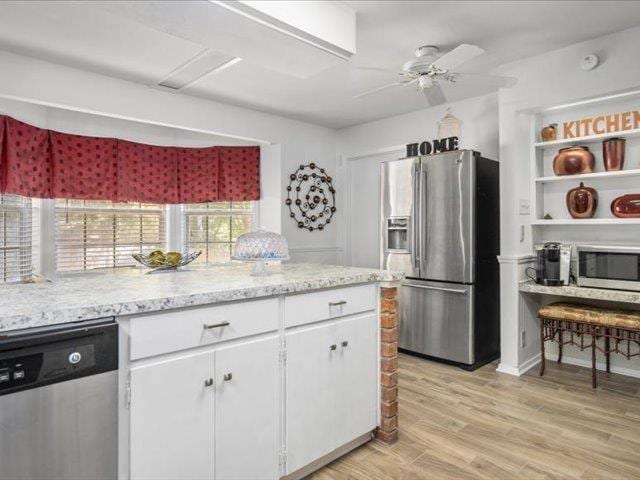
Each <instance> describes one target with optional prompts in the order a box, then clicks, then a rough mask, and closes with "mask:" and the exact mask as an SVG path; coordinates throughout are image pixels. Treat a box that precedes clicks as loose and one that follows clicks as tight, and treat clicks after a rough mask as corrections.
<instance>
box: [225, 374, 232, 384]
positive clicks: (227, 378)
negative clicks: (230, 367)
mask: <svg viewBox="0 0 640 480" xmlns="http://www.w3.org/2000/svg"><path fill="white" fill-rule="evenodd" d="M223 378H224V381H225V382H228V381H229V380H231V379H232V378H233V374H232V373H225V374H224V377H223Z"/></svg>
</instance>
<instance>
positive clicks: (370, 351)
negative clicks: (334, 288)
mask: <svg viewBox="0 0 640 480" xmlns="http://www.w3.org/2000/svg"><path fill="white" fill-rule="evenodd" d="M377 330H378V322H377V317H376V315H367V316H363V317H357V318H352V319H349V320H342V321H340V322H338V324H337V325H336V339H337V344H338V354H337V356H336V360H338V361H336V362H334V365H333V366H334V375H333V376H334V378H335V382H334V390H335V395H336V405H335V410H334V418H335V420H334V421H335V435H336V447H339V446H341V445H344V444H345V443H348V442H350V441H351V440H354V439H355V438H357V437H359V436H360V435H363V434H365V433H367V432H370V431H371V430H373V429H374V428H375V427H376V423H377V405H378V402H377V398H378V344H377V342H376V339H377Z"/></svg>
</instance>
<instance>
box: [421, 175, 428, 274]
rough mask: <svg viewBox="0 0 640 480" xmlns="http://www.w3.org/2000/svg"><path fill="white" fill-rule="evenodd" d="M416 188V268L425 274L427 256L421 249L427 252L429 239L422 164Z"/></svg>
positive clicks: (425, 181) (425, 183)
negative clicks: (418, 215) (418, 209)
mask: <svg viewBox="0 0 640 480" xmlns="http://www.w3.org/2000/svg"><path fill="white" fill-rule="evenodd" d="M418 187H419V192H420V193H419V198H420V219H419V222H418V223H419V228H420V237H419V244H420V250H419V251H420V258H419V259H418V267H419V268H420V271H421V272H425V271H426V262H427V255H426V254H423V253H422V252H423V247H424V252H428V251H429V250H428V245H427V241H428V240H429V237H428V236H427V225H426V222H425V221H424V216H425V215H426V211H427V192H426V188H427V171H426V170H423V169H422V164H421V165H420V181H419V182H418ZM423 262H424V263H425V267H424V269H423V267H422V263H423Z"/></svg>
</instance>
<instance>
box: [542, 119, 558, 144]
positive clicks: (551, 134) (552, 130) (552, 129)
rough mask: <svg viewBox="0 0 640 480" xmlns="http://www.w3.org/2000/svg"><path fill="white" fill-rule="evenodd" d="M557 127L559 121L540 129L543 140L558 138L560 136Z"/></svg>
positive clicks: (548, 140) (549, 140)
mask: <svg viewBox="0 0 640 480" xmlns="http://www.w3.org/2000/svg"><path fill="white" fill-rule="evenodd" d="M557 127H558V124H557V123H551V124H549V125H547V126H546V127H544V128H543V129H542V130H540V138H541V139H542V141H543V142H551V141H553V140H555V139H556V138H558V131H557Z"/></svg>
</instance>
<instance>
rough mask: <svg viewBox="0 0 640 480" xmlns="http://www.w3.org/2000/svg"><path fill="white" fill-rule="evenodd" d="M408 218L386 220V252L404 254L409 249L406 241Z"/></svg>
mask: <svg viewBox="0 0 640 480" xmlns="http://www.w3.org/2000/svg"><path fill="white" fill-rule="evenodd" d="M408 226H409V217H392V218H387V248H388V250H395V251H403V252H406V251H408V249H409V246H408V244H407V239H408Z"/></svg>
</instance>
